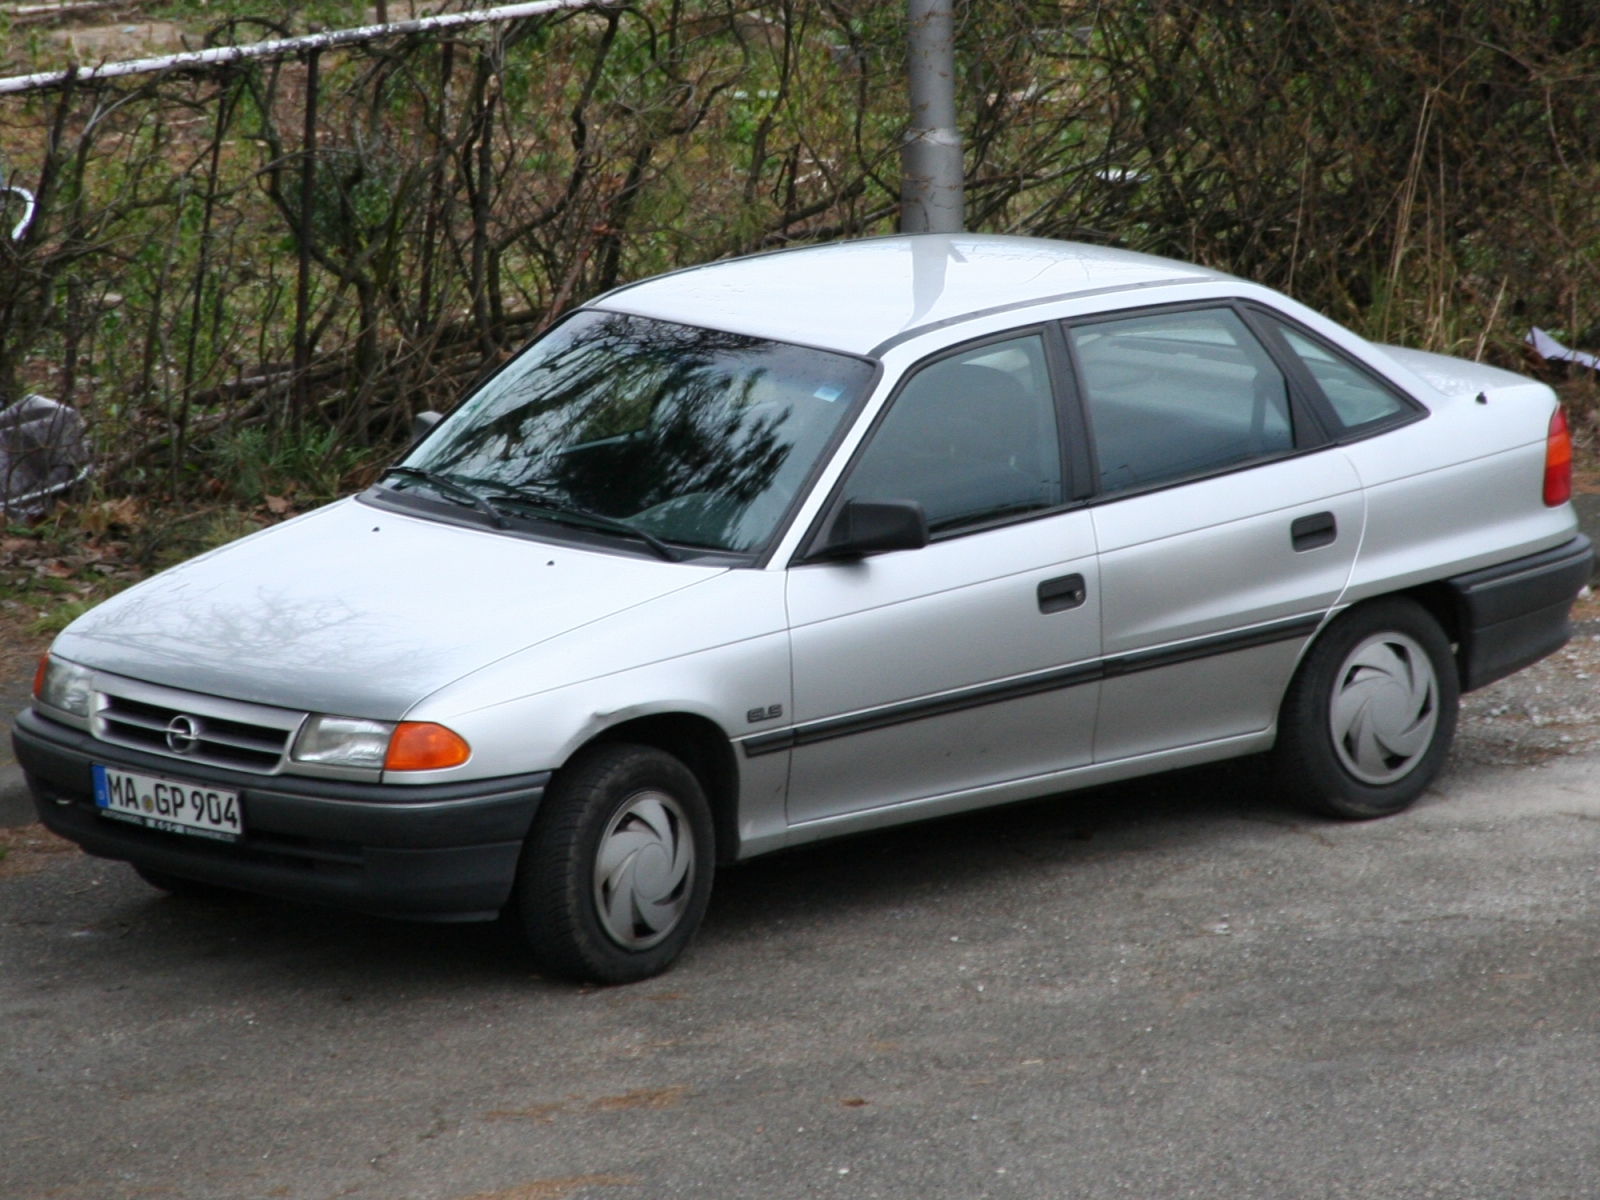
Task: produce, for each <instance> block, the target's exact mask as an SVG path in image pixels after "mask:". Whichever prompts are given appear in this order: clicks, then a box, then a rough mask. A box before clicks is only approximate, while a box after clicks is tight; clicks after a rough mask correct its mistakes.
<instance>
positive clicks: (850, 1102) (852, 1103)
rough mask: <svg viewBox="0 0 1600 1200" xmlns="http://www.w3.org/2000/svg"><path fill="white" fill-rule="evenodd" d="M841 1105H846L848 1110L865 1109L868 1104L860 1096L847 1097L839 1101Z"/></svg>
mask: <svg viewBox="0 0 1600 1200" xmlns="http://www.w3.org/2000/svg"><path fill="white" fill-rule="evenodd" d="M839 1103H840V1104H842V1105H844V1106H845V1107H846V1108H865V1107H866V1104H867V1102H866V1101H865V1100H863V1099H862V1098H861V1097H860V1096H846V1097H845V1098H844V1099H843V1100H841V1101H839Z"/></svg>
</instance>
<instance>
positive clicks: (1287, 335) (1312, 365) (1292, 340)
mask: <svg viewBox="0 0 1600 1200" xmlns="http://www.w3.org/2000/svg"><path fill="white" fill-rule="evenodd" d="M1273 325H1275V326H1276V327H1277V330H1278V332H1279V333H1280V334H1282V335H1283V340H1284V341H1285V342H1286V343H1288V346H1289V350H1290V352H1291V353H1293V354H1294V356H1295V357H1296V358H1298V359H1299V360H1300V361H1301V362H1302V363H1304V364H1305V368H1306V370H1307V371H1309V372H1310V373H1311V377H1312V378H1313V379H1315V380H1316V381H1317V386H1318V387H1320V388H1321V389H1322V394H1323V396H1324V397H1326V398H1327V401H1328V406H1329V407H1330V408H1332V409H1333V412H1334V415H1335V416H1336V417H1338V418H1339V424H1341V425H1342V426H1344V428H1345V430H1346V431H1349V430H1353V429H1362V428H1364V427H1366V426H1368V425H1375V424H1377V423H1378V422H1380V421H1386V420H1388V419H1390V418H1391V417H1397V416H1399V415H1401V414H1402V413H1409V412H1410V411H1411V408H1410V406H1409V405H1407V404H1406V402H1405V401H1403V400H1401V399H1400V398H1399V397H1398V396H1396V395H1395V394H1394V393H1393V392H1391V391H1390V390H1389V389H1388V388H1386V387H1384V386H1383V385H1382V384H1380V383H1379V382H1378V381H1377V380H1376V379H1374V378H1373V377H1372V376H1371V375H1368V374H1367V373H1366V372H1365V371H1363V370H1361V368H1359V367H1357V366H1355V365H1354V364H1353V363H1350V362H1347V361H1346V360H1345V359H1343V358H1341V357H1340V356H1339V355H1337V354H1335V353H1334V352H1333V351H1332V350H1329V349H1327V348H1326V347H1325V346H1323V345H1322V344H1321V343H1320V342H1314V341H1312V340H1311V339H1310V338H1308V337H1306V336H1305V335H1304V334H1303V333H1300V332H1298V331H1296V330H1294V329H1291V328H1289V327H1288V326H1287V325H1284V324H1283V323H1282V322H1279V321H1273Z"/></svg>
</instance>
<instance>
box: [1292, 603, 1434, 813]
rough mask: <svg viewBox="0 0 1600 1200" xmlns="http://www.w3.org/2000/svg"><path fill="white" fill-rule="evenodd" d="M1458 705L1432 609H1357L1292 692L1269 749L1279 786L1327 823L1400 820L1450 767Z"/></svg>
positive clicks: (1308, 661) (1311, 659) (1316, 649)
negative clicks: (1446, 766)
mask: <svg viewBox="0 0 1600 1200" xmlns="http://www.w3.org/2000/svg"><path fill="white" fill-rule="evenodd" d="M1459 701H1460V687H1459V684H1458V682H1457V676H1456V664H1455V658H1454V656H1453V655H1452V654H1451V652H1450V643H1449V641H1448V640H1447V639H1446V637H1445V635H1444V631H1443V630H1442V629H1440V628H1439V623H1438V622H1437V621H1436V620H1434V618H1433V617H1432V616H1431V615H1430V614H1429V613H1428V611H1427V610H1426V609H1424V608H1423V607H1422V606H1421V605H1419V604H1417V603H1416V602H1414V601H1411V600H1406V599H1401V598H1395V599H1389V600H1379V601H1375V602H1373V603H1371V604H1366V605H1362V606H1361V607H1359V608H1355V609H1352V610H1351V611H1350V612H1348V613H1346V614H1344V615H1343V616H1341V617H1339V618H1338V619H1337V620H1336V621H1334V622H1333V623H1332V624H1331V625H1330V626H1329V627H1328V628H1327V629H1326V630H1325V631H1324V632H1323V633H1322V635H1321V636H1320V637H1319V638H1318V639H1317V641H1316V643H1315V644H1314V645H1313V646H1312V647H1311V651H1310V653H1308V654H1307V655H1306V657H1305V660H1304V661H1303V662H1302V663H1301V664H1300V669H1299V670H1298V671H1297V672H1296V673H1295V678H1294V682H1293V683H1291V684H1290V685H1289V691H1288V694H1287V695H1286V696H1285V697H1284V701H1283V709H1282V711H1281V713H1280V714H1279V718H1278V744H1277V747H1276V748H1275V749H1274V751H1273V766H1274V773H1275V775H1276V777H1277V780H1278V783H1279V785H1280V786H1281V787H1282V788H1283V789H1284V790H1286V791H1288V792H1289V793H1290V794H1291V795H1293V796H1294V797H1295V798H1296V799H1297V800H1298V801H1299V802H1300V803H1301V804H1302V805H1303V806H1304V807H1306V808H1309V809H1311V810H1312V811H1313V812H1317V813H1321V814H1323V815H1325V816H1330V817H1339V818H1342V819H1345V820H1366V819H1368V818H1371V817H1384V816H1388V815H1390V814H1391V813H1397V812H1400V811H1401V810H1402V809H1404V808H1406V807H1407V806H1409V805H1410V804H1411V803H1412V802H1413V801H1415V800H1416V798H1417V797H1418V796H1420V795H1421V794H1422V792H1423V790H1424V789H1425V788H1427V786H1428V784H1429V783H1431V782H1432V781H1433V778H1434V776H1435V775H1437V774H1438V772H1439V768H1440V767H1441V766H1442V765H1443V764H1444V759H1445V755H1446V754H1448V753H1449V750H1450V743H1451V740H1452V739H1453V738H1454V736H1455V728H1456V709H1457V706H1458V704H1459Z"/></svg>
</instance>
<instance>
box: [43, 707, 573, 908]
mask: <svg viewBox="0 0 1600 1200" xmlns="http://www.w3.org/2000/svg"><path fill="white" fill-rule="evenodd" d="M12 745H13V747H14V748H15V750H16V755H17V760H18V762H20V763H21V764H22V767H23V769H24V770H25V771H26V772H27V776H28V782H29V785H30V786H31V787H32V789H33V794H34V802H35V804H36V805H37V807H38V810H39V817H40V820H42V821H43V822H44V824H45V825H46V827H48V828H49V829H50V830H51V831H52V832H54V833H56V834H59V835H60V836H62V837H64V838H68V839H70V840H71V841H74V842H76V843H78V845H80V846H82V847H83V848H84V849H85V850H86V851H88V852H89V853H90V854H95V855H99V856H100V857H103V858H114V859H122V860H124V861H127V862H131V863H134V864H136V865H139V866H143V867H146V868H148V869H151V870H154V871H162V872H165V873H167V874H170V875H177V876H180V877H182V878H185V879H193V880H198V881H200V882H202V883H211V884H217V885H219V886H223V887H231V888H237V889H239V890H241V891H247V892H256V893H259V894H261V895H267V896H277V897H281V898H283V899H288V900H301V901H308V902H312V903H319V904H330V905H335V906H338V907H341V908H349V909H356V910H359V911H363V912H371V913H378V914H381V915H385V916H396V917H407V918H410V919H413V920H419V919H420V920H456V921H460V920H474V919H487V918H491V917H493V916H494V915H495V914H496V913H497V912H498V911H499V909H500V908H501V906H502V905H504V904H505V902H506V899H507V897H508V896H509V895H510V892H511V885H512V883H513V881H514V880H515V877H516V869H517V860H518V857H519V855H520V854H521V850H522V842H523V838H524V837H526V835H527V832H528V828H529V826H530V825H531V824H532V821H533V816H534V813H535V812H536V811H537V809H538V805H539V800H540V798H541V797H542V796H543V794H544V788H545V785H546V783H547V782H548V781H549V774H548V773H547V772H541V773H539V774H534V775H518V776H512V777H509V778H503V779H485V780H476V781H473V782H471V783H465V784H450V785H446V786H425V787H395V786H393V785H383V784H349V783H340V782H332V781H327V780H320V779H305V778H296V777H292V776H285V775H273V776H261V775H250V774H247V773H245V772H239V771H227V770H221V769H217V768H212V767H204V766H200V765H198V764H196V765H192V766H191V765H190V764H186V763H175V762H174V761H173V760H172V759H170V758H163V757H160V756H157V755H150V754H141V753H139V752H137V751H132V750H127V749H124V748H122V747H120V746H111V745H108V744H107V743H105V742H101V741H98V740H96V739H95V738H92V737H90V736H89V735H88V734H85V733H80V732H79V731H77V730H74V729H68V728H66V727H65V726H61V725H58V724H56V723H55V722H53V721H49V720H46V719H44V718H41V717H40V716H38V715H37V714H36V713H34V712H33V711H32V710H31V709H30V710H26V711H24V712H23V713H21V714H20V715H19V716H18V718H17V721H16V725H15V727H14V729H13V731H12ZM94 763H102V764H105V765H107V766H112V767H118V768H122V769H124V770H128V771H136V772H144V773H147V774H150V775H156V776H162V777H167V778H182V779H187V780H191V781H193V782H195V783H202V784H210V785H213V786H217V787H224V788H228V789H230V790H233V791H237V792H238V793H239V796H240V803H241V805H242V806H243V810H244V829H245V834H244V836H243V837H242V838H241V839H240V840H239V841H237V842H215V841H211V840H208V839H203V838H196V837H186V836H182V835H178V834H171V833H164V832H160V831H157V830H153V829H146V828H142V827H139V826H135V825H128V824H124V823H121V822H117V821H112V820H108V819H106V818H105V817H104V816H102V815H101V813H100V811H99V809H97V808H96V806H95V801H94V784H93V777H92V766H93V764H94Z"/></svg>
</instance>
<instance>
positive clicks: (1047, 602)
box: [1039, 575, 1089, 613]
mask: <svg viewBox="0 0 1600 1200" xmlns="http://www.w3.org/2000/svg"><path fill="white" fill-rule="evenodd" d="M1088 594H1089V589H1088V585H1087V584H1085V583H1084V582H1083V576H1082V575H1059V576H1057V577H1056V578H1054V579H1046V580H1045V581H1044V582H1043V583H1041V584H1040V585H1039V611H1040V612H1042V613H1053V612H1061V611H1063V610H1064V609H1068V608H1077V607H1078V605H1080V604H1082V603H1083V601H1084V598H1085V597H1086V596H1088Z"/></svg>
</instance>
